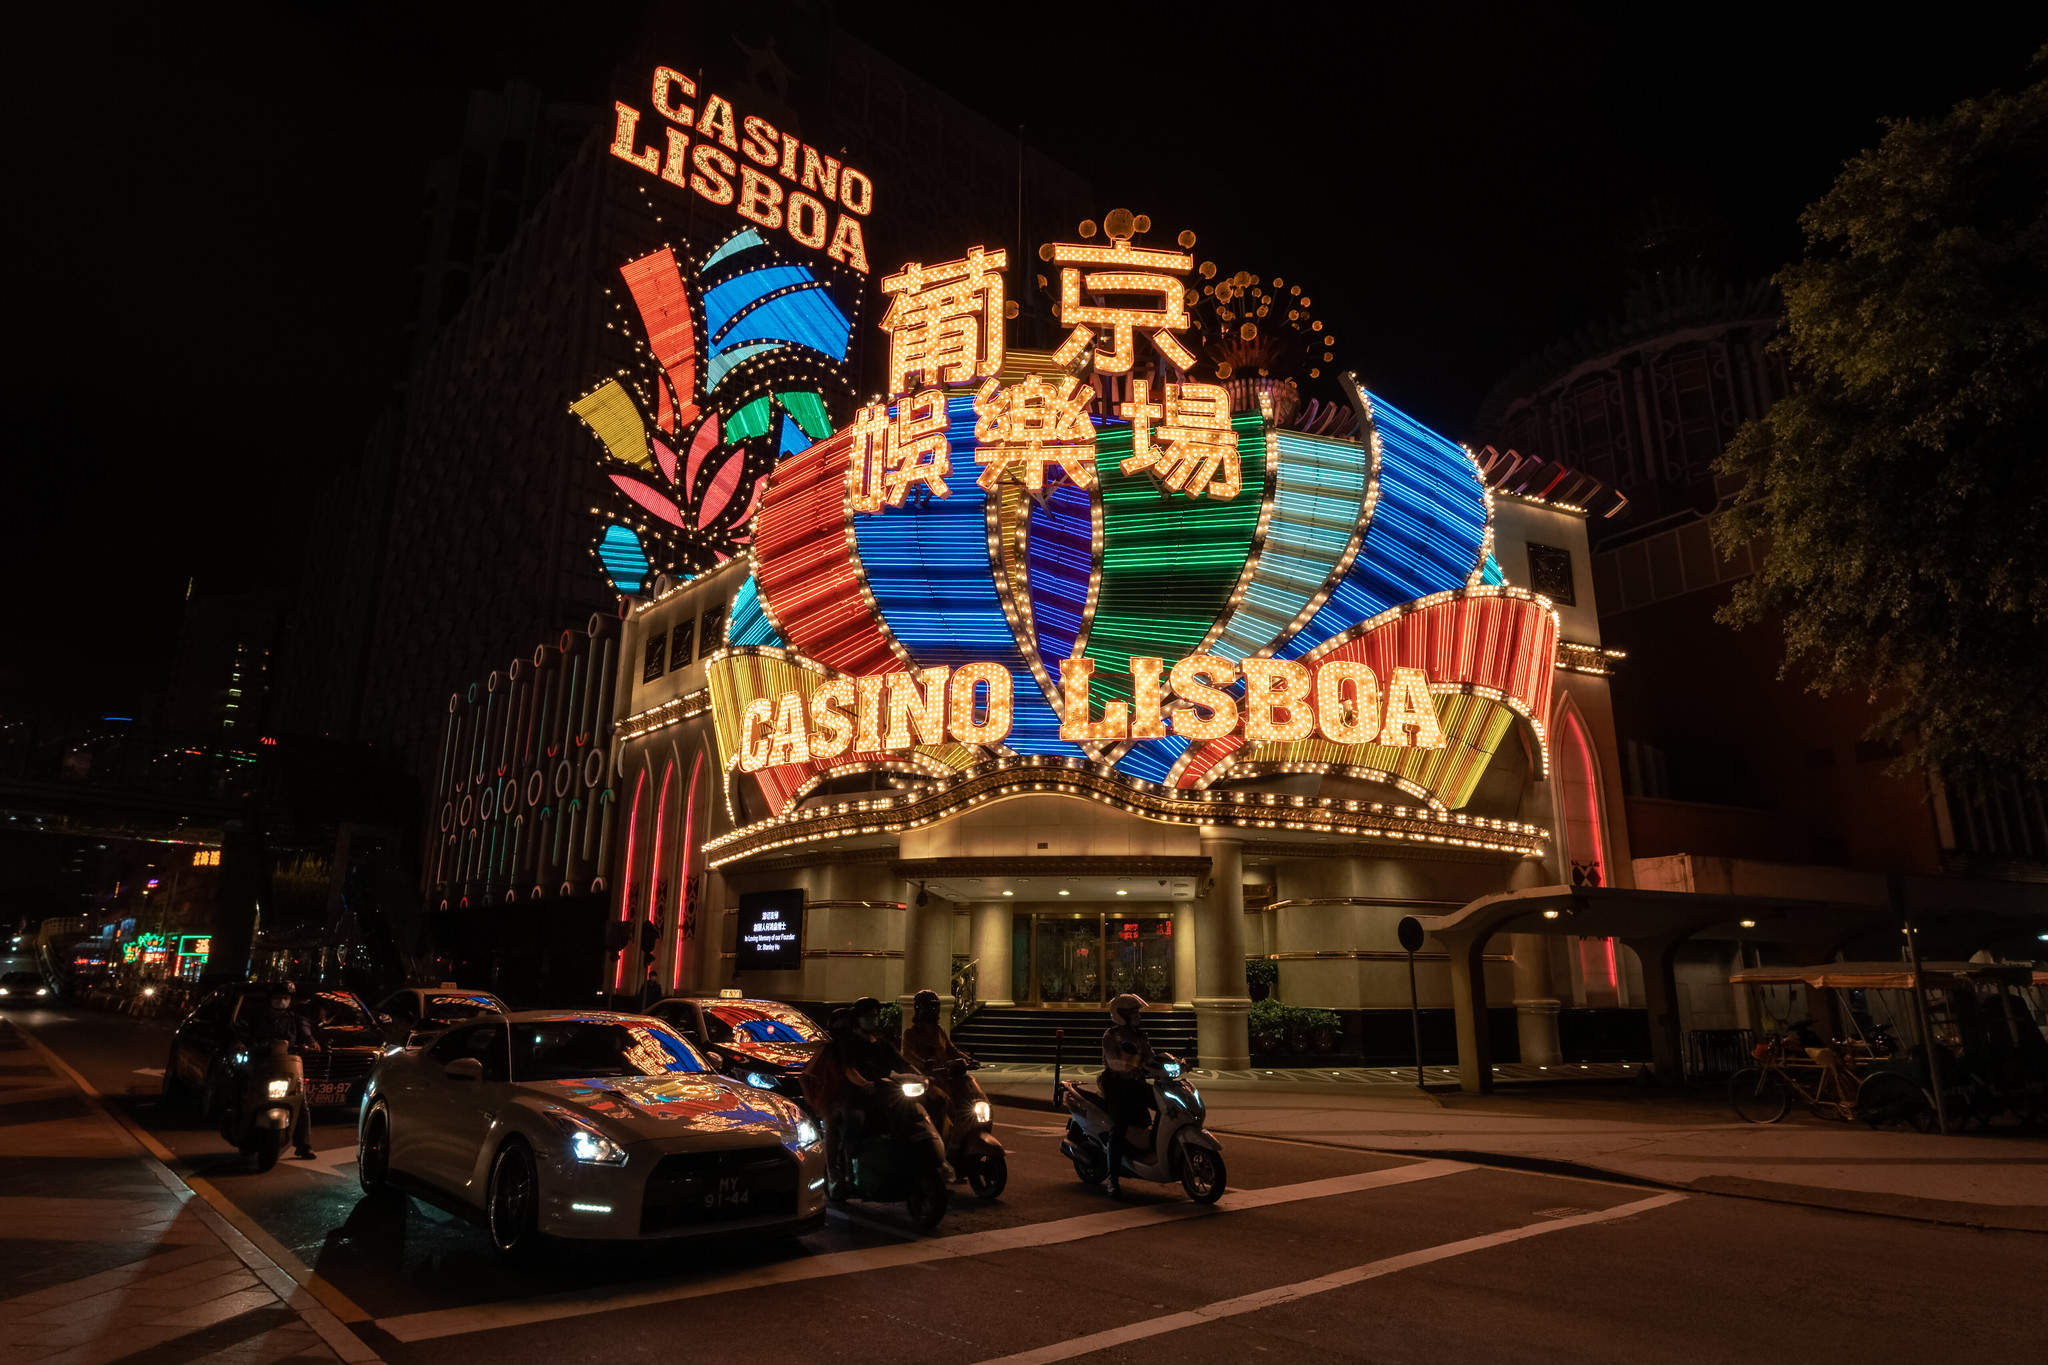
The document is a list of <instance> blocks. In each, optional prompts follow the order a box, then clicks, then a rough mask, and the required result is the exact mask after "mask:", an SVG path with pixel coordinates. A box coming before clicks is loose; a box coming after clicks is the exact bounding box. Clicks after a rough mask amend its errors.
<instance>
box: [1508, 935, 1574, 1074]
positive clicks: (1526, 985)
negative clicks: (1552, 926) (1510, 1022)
mask: <svg viewBox="0 0 2048 1365" xmlns="http://www.w3.org/2000/svg"><path fill="white" fill-rule="evenodd" d="M1508 938H1509V941H1510V942H1511V943H1512V944H1513V949H1514V954H1515V1026H1516V1032H1517V1033H1518V1034H1519V1035H1520V1037H1521V1042H1522V1061H1523V1062H1524V1063H1525V1064H1527V1065H1529V1066H1556V1065H1557V1064H1558V1063H1559V1062H1560V1061H1562V1060H1563V1054H1562V1051H1561V1049H1560V1047H1559V1045H1558V1039H1557V1009H1558V1002H1557V997H1556V996H1555V995H1554V994H1553V993H1552V991H1551V987H1550V940H1549V938H1548V937H1546V936H1545V935H1543V934H1510V935H1509V936H1508Z"/></svg>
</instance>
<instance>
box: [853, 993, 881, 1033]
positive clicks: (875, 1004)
mask: <svg viewBox="0 0 2048 1365" xmlns="http://www.w3.org/2000/svg"><path fill="white" fill-rule="evenodd" d="M871 1014H872V1015H873V1016H875V1021H876V1022H877V1023H879V1022H881V1018H882V1002H881V1001H879V1000H877V999H875V997H873V996H872V995H863V996H862V997H861V998H860V999H858V1000H856V1001H854V1002H853V1021H854V1025H855V1026H856V1027H860V1026H861V1024H860V1021H861V1020H863V1019H865V1018H867V1017H868V1016H869V1015H871Z"/></svg>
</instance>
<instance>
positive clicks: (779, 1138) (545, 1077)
mask: <svg viewBox="0 0 2048 1365" xmlns="http://www.w3.org/2000/svg"><path fill="white" fill-rule="evenodd" d="M356 1133H357V1155H358V1158H359V1162H360V1165H359V1167H358V1169H359V1170H360V1171H361V1178H362V1183H363V1189H364V1190H365V1191H367V1192H369V1193H371V1194H381V1193H384V1192H386V1191H395V1192H402V1193H406V1194H413V1195H417V1196H419V1197H421V1198H423V1199H426V1200H428V1201H429V1202H431V1203H434V1204H438V1205H441V1206H442V1207H445V1208H447V1209H449V1210H451V1211H453V1212H455V1213H458V1214H461V1215H464V1216H466V1217H469V1218H472V1219H475V1220H476V1221H478V1222H480V1223H482V1224H483V1225H484V1227H485V1228H486V1229H487V1230H488V1231H489V1232H490V1236H491V1241H492V1244H493V1245H495V1246H496V1247H497V1249H498V1250H499V1251H500V1252H503V1253H505V1254H507V1255H512V1254H517V1253H522V1252H525V1251H527V1250H529V1249H531V1248H532V1247H533V1246H535V1245H536V1244H538V1243H539V1242H540V1241H541V1240H542V1239H543V1238H546V1237H575V1238H617V1239H636V1238H673V1237H692V1236H701V1235H704V1234H706V1233H718V1232H739V1231H790V1232H802V1231H805V1230H808V1229H809V1228H811V1227H814V1226H816V1225H817V1224H818V1223H820V1222H821V1221H822V1220H823V1219H824V1216H825V1146H824V1139H823V1134H822V1133H820V1132H819V1130H818V1128H817V1126H816V1125H815V1124H814V1123H813V1122H812V1121H811V1120H810V1119H809V1118H808V1117H806V1116H805V1115H804V1113H803V1112H802V1111H801V1110H800V1109H798V1108H797V1107H796V1106H795V1105H794V1104H791V1103H790V1102H789V1101H788V1100H785V1099H783V1098H782V1097H781V1096H779V1095H776V1094H774V1093H772V1092H771V1091H767V1090H759V1089H756V1088H754V1087H753V1086H750V1085H748V1084H746V1083H745V1082H743V1081H738V1080H734V1079H732V1078H730V1077H726V1076H720V1075H719V1074H717V1072H715V1071H714V1070H712V1068H711V1067H710V1066H709V1065H708V1064H707V1063H706V1062H705V1060H704V1059H703V1058H702V1057H701V1056H700V1055H698V1053H697V1051H696V1050H695V1049H694V1048H692V1047H691V1046H690V1045H689V1044H688V1043H687V1042H685V1041H684V1040H683V1039H682V1038H681V1037H680V1036H679V1035H678V1034H676V1033H675V1032H674V1031H673V1030H671V1029H670V1028H669V1027H668V1025H666V1024H664V1023H662V1022H661V1021H660V1020H657V1019H649V1018H646V1017H644V1016H641V1015H633V1014H599V1013H585V1014H575V1013H561V1012H553V1011H534V1012H529V1013H522V1014H509V1015H487V1016H484V1017H482V1018H479V1019H477V1020H475V1021H474V1022H473V1023H468V1024H459V1025H457V1026H455V1027H453V1028H450V1029H449V1030H447V1031H446V1032H445V1033H442V1034H441V1035H439V1036H438V1037H436V1038H435V1039H434V1040H433V1041H432V1042H431V1043H430V1044H428V1045H427V1046H425V1047H421V1048H408V1049H399V1048H393V1049H391V1050H390V1051H389V1052H387V1054H386V1055H385V1056H384V1058H383V1059H382V1060H381V1061H379V1062H378V1064H377V1068H376V1070H375V1071H373V1072H372V1073H371V1075H370V1079H369V1083H368V1085H367V1086H366V1088H365V1091H364V1094H363V1104H362V1111H361V1115H360V1117H359V1119H358V1121H357V1127H356Z"/></svg>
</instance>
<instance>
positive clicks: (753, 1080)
mask: <svg viewBox="0 0 2048 1365" xmlns="http://www.w3.org/2000/svg"><path fill="white" fill-rule="evenodd" d="M747 1084H748V1085H751V1086H753V1087H754V1089H756V1090H773V1089H774V1088H775V1078H774V1077H773V1076H764V1075H762V1074H761V1073H760V1072H758V1071H749V1072H748V1073H747Z"/></svg>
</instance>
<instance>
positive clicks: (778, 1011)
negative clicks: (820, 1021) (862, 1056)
mask: <svg viewBox="0 0 2048 1365" xmlns="http://www.w3.org/2000/svg"><path fill="white" fill-rule="evenodd" d="M704 1013H705V1015H706V1017H707V1018H709V1019H710V1020H711V1034H712V1041H713V1042H720V1043H729V1042H731V1041H732V1040H733V1038H734V1037H735V1036H738V1037H740V1038H743V1039H745V1040H746V1041H748V1042H750V1043H822V1042H824V1041H825V1035H824V1034H823V1033H821V1032H820V1031H819V1030H818V1026H817V1025H816V1024H814V1023H812V1022H811V1021H810V1020H809V1019H807V1018H805V1017H804V1016H803V1015H802V1014H800V1013H798V1012H797V1011H796V1010H793V1009H788V1008H785V1007H783V1006H780V1005H769V1004H763V1003H761V1002H758V1001H752V1000H750V1001H748V1002H747V1003H746V1004H744V1005H712V1006H709V1007H707V1008H706V1009H705V1011H704Z"/></svg>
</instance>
